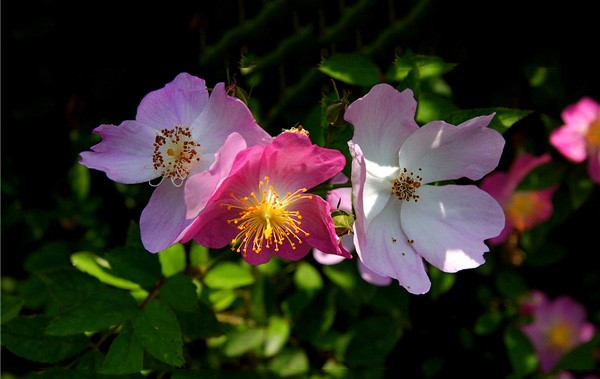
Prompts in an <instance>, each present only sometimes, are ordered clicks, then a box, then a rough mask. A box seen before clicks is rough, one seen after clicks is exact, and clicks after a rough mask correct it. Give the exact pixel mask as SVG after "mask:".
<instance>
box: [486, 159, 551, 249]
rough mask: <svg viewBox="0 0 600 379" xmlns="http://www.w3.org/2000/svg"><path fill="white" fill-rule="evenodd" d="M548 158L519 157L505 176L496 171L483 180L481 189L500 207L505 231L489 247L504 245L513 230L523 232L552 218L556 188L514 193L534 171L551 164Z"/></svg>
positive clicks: (491, 240) (504, 173)
mask: <svg viewBox="0 0 600 379" xmlns="http://www.w3.org/2000/svg"><path fill="white" fill-rule="evenodd" d="M550 160H551V157H550V154H548V153H546V154H543V155H541V156H539V157H534V156H533V155H531V154H529V153H522V154H520V155H519V156H518V157H517V158H516V159H515V160H514V161H513V163H512V165H511V166H510V169H509V170H508V172H507V173H506V172H501V171H496V172H493V173H491V174H490V175H488V176H486V177H485V178H483V180H482V182H481V185H480V188H481V189H482V190H484V191H486V192H487V193H489V194H490V195H492V197H493V198H494V199H496V200H498V202H499V203H500V205H502V208H503V209H504V213H505V215H506V223H505V225H504V229H503V230H502V232H501V233H500V235H498V236H497V237H494V238H491V239H490V243H492V244H494V245H498V244H501V243H503V242H504V241H506V239H507V238H508V236H509V235H510V233H511V232H512V231H513V230H517V231H519V232H524V231H527V230H531V229H533V228H534V227H535V226H536V225H538V224H540V223H542V222H545V221H547V220H548V219H549V218H550V216H552V211H553V207H552V196H553V195H554V192H555V191H556V189H557V188H558V186H551V187H549V188H546V189H542V190H517V186H518V185H519V183H521V181H522V180H523V179H524V178H525V177H526V176H527V175H528V174H529V173H530V172H531V170H533V169H534V168H536V167H538V166H540V165H543V164H546V163H548V162H550Z"/></svg>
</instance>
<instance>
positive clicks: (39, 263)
mask: <svg viewBox="0 0 600 379" xmlns="http://www.w3.org/2000/svg"><path fill="white" fill-rule="evenodd" d="M68 266H69V244H68V243H67V242H66V241H49V242H45V243H44V244H43V245H42V246H41V247H40V248H39V249H37V250H35V251H34V252H32V253H31V254H29V255H28V256H27V258H25V261H24V262H23V267H24V268H25V269H26V270H27V271H28V272H35V271H40V270H43V271H47V270H49V269H54V268H65V267H68Z"/></svg>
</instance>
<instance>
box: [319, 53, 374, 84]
mask: <svg viewBox="0 0 600 379" xmlns="http://www.w3.org/2000/svg"><path fill="white" fill-rule="evenodd" d="M319 71H321V72H322V73H324V74H325V75H328V76H330V77H332V78H334V79H337V80H340V81H342V82H344V83H347V84H352V85H359V86H372V85H375V84H377V83H379V82H381V70H380V69H379V67H378V66H377V65H376V64H375V63H374V62H373V61H372V60H371V59H369V58H368V57H366V56H364V55H361V54H343V53H340V54H333V55H331V56H329V57H327V58H326V59H324V60H323V61H322V62H321V64H320V65H319Z"/></svg>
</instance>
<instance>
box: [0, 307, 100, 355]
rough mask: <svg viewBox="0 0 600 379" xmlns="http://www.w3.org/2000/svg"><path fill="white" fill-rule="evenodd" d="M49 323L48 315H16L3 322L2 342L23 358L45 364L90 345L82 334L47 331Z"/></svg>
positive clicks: (76, 352) (73, 353)
mask: <svg viewBox="0 0 600 379" xmlns="http://www.w3.org/2000/svg"><path fill="white" fill-rule="evenodd" d="M49 322H50V318H49V317H47V316H27V317H26V316H19V317H16V318H14V319H12V320H11V321H9V322H7V323H6V324H3V325H2V345H3V346H6V348H8V350H10V351H11V352H12V353H14V354H16V355H18V356H20V357H23V358H26V359H29V360H32V361H35V362H43V363H56V362H60V361H62V360H64V359H67V358H69V357H72V356H74V355H75V354H78V353H80V352H82V351H83V350H85V349H86V348H87V347H89V344H90V341H89V339H88V338H87V337H86V336H84V335H83V334H78V335H73V336H66V337H63V336H50V335H47V334H45V333H44V331H45V330H46V328H47V327H48V324H49Z"/></svg>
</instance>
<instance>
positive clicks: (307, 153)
mask: <svg viewBox="0 0 600 379" xmlns="http://www.w3.org/2000/svg"><path fill="white" fill-rule="evenodd" d="M344 165H345V158H344V155H343V154H342V153H341V152H339V151H337V150H331V149H326V148H322V147H319V146H317V145H313V144H312V143H311V141H310V139H309V138H308V137H307V136H306V135H304V134H302V133H292V132H289V133H282V134H280V135H279V136H277V137H276V138H274V139H273V140H272V142H271V143H270V144H268V145H266V146H262V145H257V146H253V147H249V148H247V149H245V150H243V151H242V152H240V153H239V154H238V155H237V156H236V158H235V161H234V162H233V166H232V168H231V171H230V173H229V176H228V177H227V178H225V180H223V182H222V183H221V184H220V186H219V187H218V189H217V190H216V191H215V193H214V194H213V195H212V196H211V198H210V200H209V201H208V203H207V204H206V206H205V208H204V210H203V211H202V213H201V214H200V216H199V217H198V218H197V220H196V221H195V222H194V224H193V225H192V226H191V227H190V229H189V231H188V233H187V234H186V235H185V236H184V238H183V239H182V241H185V240H187V239H191V238H193V239H194V240H195V241H196V242H198V243H199V244H201V245H203V246H206V247H209V248H222V247H225V246H227V245H228V244H231V245H232V250H234V251H236V252H238V253H241V255H242V257H243V258H244V260H245V261H246V262H248V263H250V264H252V265H259V264H263V263H266V262H268V261H269V260H270V259H271V256H272V255H275V256H277V257H280V258H283V259H287V260H291V261H295V260H298V259H301V258H303V257H304V256H306V254H307V253H308V252H309V250H310V248H311V247H315V248H318V249H319V250H321V251H323V252H325V253H328V254H337V255H342V256H345V257H347V258H351V255H350V254H349V253H348V252H346V251H345V250H344V249H342V248H341V247H340V245H339V244H338V241H337V236H336V233H335V227H334V224H333V220H332V218H331V215H330V211H331V209H330V206H329V204H328V203H327V202H326V201H325V200H324V199H323V198H321V197H319V196H317V195H314V194H311V193H308V192H307V191H308V189H310V188H312V187H314V186H316V185H317V184H320V183H322V182H324V181H326V180H328V179H330V178H332V177H333V176H334V175H335V174H337V173H338V172H340V171H341V170H342V169H343V168H344ZM188 189H189V193H186V197H193V196H194V193H193V192H194V189H193V188H191V187H187V186H186V191H187V190H188Z"/></svg>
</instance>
